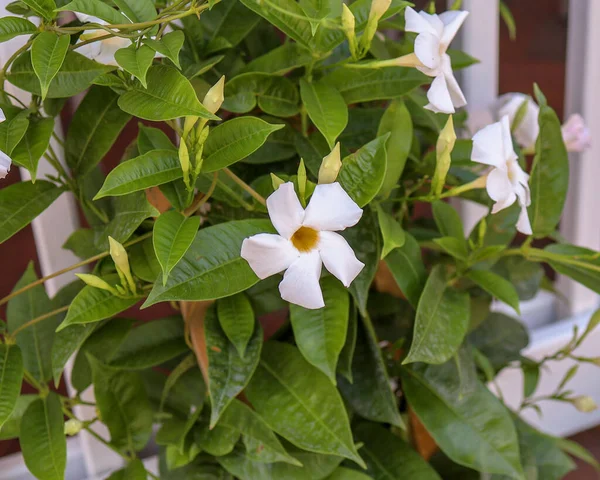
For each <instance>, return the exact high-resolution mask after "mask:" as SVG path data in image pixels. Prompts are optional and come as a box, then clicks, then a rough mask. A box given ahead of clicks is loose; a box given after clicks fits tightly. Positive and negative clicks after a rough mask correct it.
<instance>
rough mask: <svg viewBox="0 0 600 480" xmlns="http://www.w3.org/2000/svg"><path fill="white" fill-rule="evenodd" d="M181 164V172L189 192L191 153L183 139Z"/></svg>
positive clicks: (180, 144)
mask: <svg viewBox="0 0 600 480" xmlns="http://www.w3.org/2000/svg"><path fill="white" fill-rule="evenodd" d="M179 164H180V165H181V171H182V172H183V182H184V183H185V186H186V187H187V188H188V190H189V189H190V188H191V186H190V152H189V150H188V147H187V144H186V143H185V140H184V139H183V138H182V139H181V141H180V142H179Z"/></svg>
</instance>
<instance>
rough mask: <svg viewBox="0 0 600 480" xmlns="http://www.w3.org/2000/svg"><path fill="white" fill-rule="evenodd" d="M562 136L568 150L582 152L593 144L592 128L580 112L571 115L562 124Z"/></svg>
mask: <svg viewBox="0 0 600 480" xmlns="http://www.w3.org/2000/svg"><path fill="white" fill-rule="evenodd" d="M562 136H563V140H564V142H565V146H566V147H567V151H568V152H577V153H581V152H583V151H584V150H587V149H588V148H590V146H591V140H592V139H591V134H590V129H589V128H588V127H587V125H586V124H585V120H584V119H583V117H582V116H581V115H579V114H578V113H576V114H574V115H571V116H570V117H569V118H568V119H567V121H566V123H565V124H564V125H563V126H562Z"/></svg>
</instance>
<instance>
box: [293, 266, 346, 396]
mask: <svg viewBox="0 0 600 480" xmlns="http://www.w3.org/2000/svg"><path fill="white" fill-rule="evenodd" d="M321 290H322V291H323V299H324V301H325V307H323V308H320V309H317V310H309V309H307V308H303V307H300V306H298V305H294V304H291V305H290V319H291V322H292V327H293V329H294V338H295V340H296V344H297V345H298V349H299V350H300V352H301V353H302V355H303V356H304V358H305V359H306V360H307V361H308V362H309V363H310V364H311V365H314V366H315V367H317V368H318V369H319V370H321V371H322V372H323V373H324V374H325V375H327V377H329V379H330V380H331V382H332V383H333V384H334V385H335V384H336V380H335V373H336V368H337V363H338V357H339V355H340V352H341V351H342V348H343V347H344V343H345V341H346V332H347V330H348V310H349V308H350V299H349V296H348V292H347V290H346V288H345V287H344V286H343V285H342V284H341V283H340V282H339V281H338V280H337V279H335V278H334V277H325V278H324V279H323V280H322V281H321Z"/></svg>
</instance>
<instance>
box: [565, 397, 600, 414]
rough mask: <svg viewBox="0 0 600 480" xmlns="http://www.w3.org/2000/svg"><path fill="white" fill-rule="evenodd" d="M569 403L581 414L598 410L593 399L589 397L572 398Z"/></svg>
mask: <svg viewBox="0 0 600 480" xmlns="http://www.w3.org/2000/svg"><path fill="white" fill-rule="evenodd" d="M571 403H572V404H573V406H574V407H575V408H576V409H577V410H579V411H580V412H583V413H589V412H593V411H594V410H596V409H597V408H598V406H597V405H596V402H594V399H593V398H592V397H590V396H589V395H579V396H578V397H575V398H572V399H571Z"/></svg>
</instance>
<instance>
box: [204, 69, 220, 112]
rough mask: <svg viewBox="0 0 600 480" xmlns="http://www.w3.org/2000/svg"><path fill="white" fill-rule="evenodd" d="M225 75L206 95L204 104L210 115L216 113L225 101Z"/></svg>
mask: <svg viewBox="0 0 600 480" xmlns="http://www.w3.org/2000/svg"><path fill="white" fill-rule="evenodd" d="M224 92H225V75H223V76H222V77H221V78H220V79H219V81H218V82H217V83H215V84H214V85H213V86H212V87H210V90H209V91H208V92H207V93H206V96H205V97H204V100H203V101H202V104H203V105H204V106H205V107H206V109H207V110H208V111H209V112H210V113H216V112H217V110H219V108H221V105H222V104H223V101H224V100H225V93H224Z"/></svg>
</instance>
